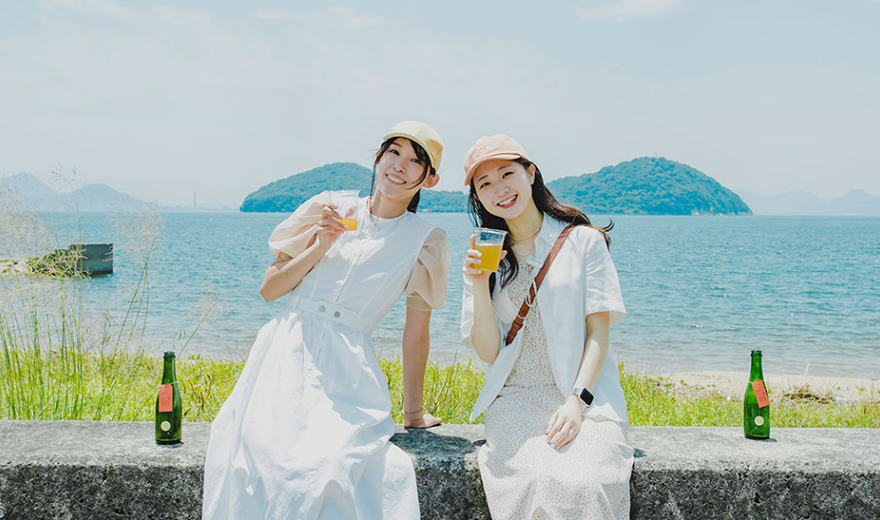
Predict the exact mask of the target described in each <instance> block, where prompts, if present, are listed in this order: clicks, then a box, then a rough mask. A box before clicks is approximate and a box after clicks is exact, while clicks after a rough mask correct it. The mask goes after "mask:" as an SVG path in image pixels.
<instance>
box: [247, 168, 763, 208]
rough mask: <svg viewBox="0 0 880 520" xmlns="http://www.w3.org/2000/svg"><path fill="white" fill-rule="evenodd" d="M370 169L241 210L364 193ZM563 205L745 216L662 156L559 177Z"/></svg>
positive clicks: (454, 202)
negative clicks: (332, 194)
mask: <svg viewBox="0 0 880 520" xmlns="http://www.w3.org/2000/svg"><path fill="white" fill-rule="evenodd" d="M371 180H372V171H371V170H369V169H368V168H364V167H363V166H360V165H357V164H354V163H333V164H326V165H324V166H321V167H319V168H314V169H311V170H308V171H306V172H302V173H299V174H296V175H291V176H290V177H287V178H285V179H281V180H279V181H275V182H273V183H270V184H267V185H266V186H263V187H262V188H260V189H259V190H257V191H255V192H253V193H251V194H250V195H248V196H247V197H246V198H245V200H244V202H243V203H242V205H241V211H259V212H263V211H293V210H294V209H296V207H297V206H299V205H300V204H302V203H303V202H304V201H305V200H307V199H308V198H309V197H311V196H313V195H315V194H317V193H319V192H321V191H323V190H351V189H361V194H362V195H363V194H366V193H367V192H368V189H369V186H370V182H371ZM548 186H549V187H550V189H551V190H552V191H553V194H554V195H556V197H557V198H558V199H559V200H561V201H562V202H564V203H566V204H572V205H574V206H577V207H579V208H580V209H582V210H584V211H585V212H587V213H613V214H620V213H629V214H639V215H693V214H724V215H740V214H750V213H751V210H750V209H749V207H748V206H747V205H746V204H745V203H744V202H743V201H742V199H740V198H739V196H737V195H736V194H735V193H733V192H732V191H730V190H729V189H727V188H725V187H724V186H722V185H721V184H719V183H718V182H717V181H716V180H715V179H713V178H712V177H709V176H708V175H706V174H704V173H702V172H700V171H699V170H696V169H694V168H691V167H690V166H688V165H686V164H681V163H677V162H673V161H670V160H668V159H665V158H662V157H656V158H651V157H641V158H638V159H633V160H632V161H627V162H622V163H620V164H618V165H616V166H608V167H605V168H602V169H601V170H599V171H598V172H596V173H592V174H584V175H578V176H572V177H563V178H561V179H556V180H554V181H552V182H549V183H548ZM421 197H422V200H421V203H420V204H419V209H420V210H423V211H466V209H467V195H466V194H465V193H462V192H457V191H442V190H422V194H421Z"/></svg>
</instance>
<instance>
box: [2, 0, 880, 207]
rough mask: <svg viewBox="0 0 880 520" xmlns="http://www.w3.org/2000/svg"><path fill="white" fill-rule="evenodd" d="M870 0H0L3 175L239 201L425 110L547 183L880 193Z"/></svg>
mask: <svg viewBox="0 0 880 520" xmlns="http://www.w3.org/2000/svg"><path fill="white" fill-rule="evenodd" d="M877 27H880V1H877V0H837V1H763V2H758V1H750V0H745V1H741V2H718V1H702V2H696V1H692V0H612V1H574V2H559V3H557V2H552V3H550V4H548V5H541V6H538V5H537V2H525V3H523V2H503V3H501V2H498V3H491V4H490V3H477V2H474V3H471V2H455V1H450V2H442V3H441V2H434V3H420V2H412V1H409V2H383V1H372V2H358V3H348V4H323V3H319V2H308V1H297V2H280V1H266V2H247V3H245V2H238V3H232V2H219V1H181V2H168V3H153V2H149V1H146V2H124V1H122V0H38V1H32V2H4V3H3V4H0V100H2V102H0V176H2V175H9V174H14V173H18V172H21V171H26V172H30V173H34V174H36V175H38V176H40V177H41V178H43V179H47V180H48V179H49V178H50V176H49V175H48V172H49V171H50V170H52V169H54V168H56V167H57V166H58V165H61V166H62V167H63V168H64V169H67V170H69V169H72V168H76V171H77V175H78V179H79V182H81V183H97V182H100V183H106V184H110V185H111V186H113V187H115V188H117V189H120V190H122V191H125V192H127V193H129V194H131V195H133V196H136V197H139V198H142V199H145V200H151V201H153V200H158V202H159V203H160V204H164V205H169V204H181V205H189V204H191V203H192V194H193V191H198V193H199V200H200V201H201V202H202V203H203V205H211V206H217V207H219V206H221V205H227V206H230V207H237V206H238V205H239V204H240V202H241V200H242V198H243V197H244V196H245V195H246V194H247V193H249V192H250V191H253V190H255V189H257V188H259V187H260V186H262V185H264V184H266V183H268V182H271V181H274V180H277V179H279V178H282V177H285V176H287V175H290V174H293V173H297V172H300V171H303V170H306V169H309V168H312V167H315V166H319V165H322V164H325V163H329V162H334V161H353V162H357V163H359V164H363V165H369V164H370V159H371V156H372V153H373V151H374V150H375V149H376V148H377V146H378V144H379V142H378V141H379V139H380V138H381V136H382V135H383V134H384V132H385V131H386V130H387V129H388V128H389V127H390V126H391V125H392V124H394V123H395V122H396V121H398V120H401V119H419V120H424V121H426V122H428V123H430V124H431V125H432V126H434V127H435V128H436V129H437V130H438V131H439V132H440V134H441V135H442V136H443V138H444V140H445V142H446V150H445V156H444V162H443V165H442V167H441V179H442V180H441V182H440V184H439V186H438V187H439V188H441V189H460V187H461V178H462V173H461V167H462V158H463V155H464V152H465V151H466V149H467V148H468V147H469V146H470V145H471V144H473V142H474V141H475V140H476V139H477V138H478V137H480V136H481V135H485V134H493V133H507V134H509V135H511V136H513V137H514V138H515V139H517V140H518V141H520V142H521V143H522V144H523V145H524V146H525V148H526V150H527V151H528V152H529V154H530V155H531V156H532V158H533V159H534V160H535V162H536V163H538V165H539V166H540V167H541V169H542V171H543V172H544V174H545V176H546V177H548V178H549V179H553V178H556V177H560V176H563V175H572V174H580V173H587V172H593V171H596V170H598V169H599V168H601V167H603V166H606V165H610V164H616V163H618V162H621V161H625V160H629V159H632V158H634V157H639V156H644V155H655V154H656V155H662V156H665V157H667V158H669V159H672V160H676V161H680V162H684V163H687V164H690V165H692V166H694V167H696V168H699V169H700V170H702V171H704V172H705V173H707V174H709V175H712V176H713V177H715V178H716V179H718V180H719V181H720V182H721V183H722V184H724V185H726V186H728V187H730V188H733V189H747V190H752V191H756V192H758V193H763V194H776V193H782V192H786V191H789V190H793V189H804V190H808V191H812V192H814V193H816V194H818V195H820V196H822V197H825V198H830V197H834V196H838V195H841V194H843V193H845V192H847V191H849V190H851V189H858V188H862V189H865V190H867V191H868V192H869V193H873V194H880V156H878V154H877V152H876V149H877V146H878V141H880V128H878V122H880V96H878V93H880V55H878V52H877V49H880V31H877V29H876V28H877Z"/></svg>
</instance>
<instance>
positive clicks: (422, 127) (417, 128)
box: [382, 121, 443, 170]
mask: <svg viewBox="0 0 880 520" xmlns="http://www.w3.org/2000/svg"><path fill="white" fill-rule="evenodd" d="M393 137H406V138H407V139H409V140H411V141H413V142H415V143H419V145H420V146H421V147H422V148H424V149H425V151H426V152H428V157H430V158H431V166H433V167H434V170H439V169H440V159H441V158H442V157H443V139H440V134H438V133H437V131H436V130H434V129H433V128H431V127H430V126H428V124H427V123H420V122H419V121H401V122H399V123H397V124H396V125H394V126H393V127H391V131H389V132H388V133H387V134H385V137H383V138H382V142H383V143H384V142H385V141H387V140H389V139H391V138H393Z"/></svg>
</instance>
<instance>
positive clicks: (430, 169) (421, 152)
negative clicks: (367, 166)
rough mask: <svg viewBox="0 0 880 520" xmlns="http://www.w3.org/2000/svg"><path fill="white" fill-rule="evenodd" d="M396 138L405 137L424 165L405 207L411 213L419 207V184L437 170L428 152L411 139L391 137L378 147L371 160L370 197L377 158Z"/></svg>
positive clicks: (374, 179) (373, 187)
mask: <svg viewBox="0 0 880 520" xmlns="http://www.w3.org/2000/svg"><path fill="white" fill-rule="evenodd" d="M397 139H406V140H407V141H409V142H410V144H411V145H412V147H413V150H415V152H416V157H417V158H418V159H419V160H420V161H422V164H424V165H425V170H424V171H423V172H422V176H421V177H419V182H418V185H417V186H416V194H415V195H413V198H412V199H411V200H410V201H409V204H408V205H407V207H406V210H407V211H409V212H412V213H415V212H416V211H417V210H418V209H419V195H420V194H421V193H422V190H421V184H422V183H423V182H425V179H427V178H428V176H429V175H434V174H436V173H437V170H435V169H434V166H432V165H431V159H430V158H429V157H428V152H426V151H425V149H424V148H422V145H420V144H419V143H417V142H415V141H413V140H412V139H407V138H406V137H392V138H391V139H389V140H387V141H385V142H384V143H382V146H380V147H379V151H378V152H376V160H375V161H374V162H373V181H372V182H371V183H370V199H371V200H372V198H373V189H375V187H376V165H378V164H379V160H380V159H381V158H382V156H383V155H385V152H387V151H388V148H389V147H390V146H391V143H393V142H394V141H396V140H397Z"/></svg>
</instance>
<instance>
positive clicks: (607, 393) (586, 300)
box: [461, 214, 627, 423]
mask: <svg viewBox="0 0 880 520" xmlns="http://www.w3.org/2000/svg"><path fill="white" fill-rule="evenodd" d="M565 226H566V223H564V222H561V221H559V220H556V219H554V218H553V217H550V216H549V215H546V214H545V215H544V224H543V226H542V228H541V233H540V234H539V235H538V237H537V239H536V240H535V255H534V258H535V259H536V260H537V262H538V265H540V264H542V263H543V262H544V259H545V258H546V257H547V254H548V253H549V252H550V249H551V248H552V247H553V244H554V243H555V242H556V238H557V237H558V236H559V233H561V232H562V230H563V229H564V228H565ZM537 302H538V306H539V307H540V309H541V318H542V320H543V322H544V331H545V333H546V335H547V346H548V354H549V357H550V364H551V365H552V367H553V376H554V379H555V381H556V386H557V387H558V388H559V390H560V391H561V392H562V393H563V395H568V394H569V393H571V391H572V389H573V387H574V383H575V379H576V378H577V373H578V369H579V368H580V363H581V359H582V357H583V353H584V345H585V344H586V340H587V325H586V316H587V315H589V314H593V313H597V312H606V311H607V312H609V313H610V320H611V324H615V323H618V322H620V321H621V320H622V319H623V317H624V316H625V315H626V308H625V307H624V304H623V297H622V296H621V294H620V282H619V280H618V278H617V269H616V268H615V267H614V262H613V261H612V260H611V256H610V255H609V253H608V248H607V247H606V245H605V239H604V238H603V237H602V234H601V233H600V232H599V231H597V230H595V229H593V228H590V227H588V226H576V227H575V228H574V229H573V230H572V231H571V234H570V235H569V236H568V238H567V239H566V240H565V244H564V245H563V246H562V249H560V251H559V254H558V255H557V256H556V259H555V260H554V261H553V265H552V266H551V267H550V269H549V270H548V271H547V274H546V276H545V278H544V281H543V283H542V284H541V288H540V289H539V290H538V296H537ZM492 306H493V308H494V311H495V317H496V320H497V323H498V329H499V331H500V333H501V346H500V349H499V352H498V357H497V358H496V359H495V362H494V363H492V364H491V365H486V384H485V386H484V387H483V390H482V391H481V392H480V396H479V397H478V398H477V401H476V403H475V404H474V408H473V410H472V411H471V420H474V419H475V418H476V417H478V416H479V415H480V414H481V413H483V411H485V410H486V408H488V407H489V405H490V404H492V401H494V400H495V397H497V396H498V393H499V392H500V391H501V389H502V388H503V387H504V383H505V382H506V381H507V377H508V375H510V371H511V370H512V369H513V365H514V364H515V363H516V360H517V358H518V357H519V351H520V348H521V346H522V336H523V334H522V331H520V333H518V334H517V335H516V338H515V339H514V340H513V342H512V343H511V344H510V345H504V338H505V337H506V336H507V331H508V330H510V326H511V325H512V323H513V320H514V319H515V318H516V313H517V311H518V310H519V304H518V305H516V306H515V307H514V305H513V304H511V302H510V297H509V295H508V293H507V289H506V288H501V284H500V276H498V277H496V283H495V287H494V289H493V294H492ZM473 321H474V299H473V283H472V282H471V280H470V278H469V277H467V276H465V277H464V294H463V298H462V310H461V334H462V341H463V342H464V344H465V345H468V346H470V347H471V348H473V346H474V345H473V340H472V337H471V328H472V327H473ZM593 395H594V396H595V399H594V401H593V406H591V407H590V409H589V411H588V412H587V416H588V417H589V416H593V417H596V418H598V417H600V416H601V417H604V418H606V419H610V420H613V421H618V422H621V423H626V422H627V414H626V399H625V398H624V395H623V389H622V388H621V387H620V378H619V377H618V374H617V365H616V363H615V361H614V356H613V355H612V352H611V346H610V345H609V348H608V354H607V356H606V357H605V364H604V365H603V367H602V371H601V373H600V374H599V380H598V381H597V383H596V387H595V388H594V389H593Z"/></svg>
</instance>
